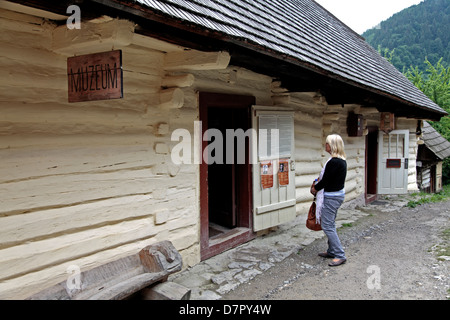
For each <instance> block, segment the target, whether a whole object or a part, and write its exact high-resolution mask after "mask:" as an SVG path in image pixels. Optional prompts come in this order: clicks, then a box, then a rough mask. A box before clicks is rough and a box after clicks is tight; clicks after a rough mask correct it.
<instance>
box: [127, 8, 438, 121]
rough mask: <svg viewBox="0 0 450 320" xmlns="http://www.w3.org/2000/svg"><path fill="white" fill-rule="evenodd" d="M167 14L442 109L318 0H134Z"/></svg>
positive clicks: (417, 104) (367, 85)
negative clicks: (317, 1) (317, 0)
mask: <svg viewBox="0 0 450 320" xmlns="http://www.w3.org/2000/svg"><path fill="white" fill-rule="evenodd" d="M135 1H136V2H138V3H139V4H141V5H143V6H144V7H147V8H150V9H151V10H153V11H157V12H159V13H162V14H164V15H167V16H168V17H171V18H174V19H177V20H180V21H185V22H187V23H189V24H194V25H197V26H200V27H202V28H206V29H208V30H211V31H214V32H218V33H221V34H223V35H224V36H225V37H228V38H231V39H233V40H234V41H235V42H241V43H253V44H256V45H258V46H260V47H263V48H266V49H267V50H270V51H271V52H276V53H278V54H279V55H280V56H287V57H291V58H293V59H295V60H296V61H298V62H299V63H304V64H305V65H311V66H315V67H316V68H319V69H321V70H324V71H326V72H327V73H329V74H333V75H335V76H337V77H338V78H343V79H347V80H350V81H352V82H354V83H357V84H359V85H362V86H364V87H369V88H372V89H375V90H377V91H381V92H382V93H386V94H387V96H391V95H392V96H395V97H397V98H400V99H402V100H405V101H406V102H409V103H412V104H414V105H416V106H418V107H420V108H423V109H428V110H430V111H431V110H432V111H433V112H437V113H439V114H441V115H445V114H446V112H445V111H444V110H443V109H442V108H440V107H439V106H438V105H437V104H435V103H434V102H433V101H431V100H430V99H428V97H426V96H425V95H424V94H423V93H422V92H421V91H420V90H418V89H417V88H416V87H415V86H414V85H413V84H412V83H411V82H410V81H409V80H407V79H406V77H405V76H404V75H403V74H402V73H401V72H399V71H398V70H397V69H396V68H395V67H394V66H393V65H392V64H390V63H389V62H387V61H386V60H385V59H384V58H383V57H381V56H380V55H379V54H378V52H377V51H376V50H374V49H373V48H372V47H371V46H370V45H369V44H368V43H366V42H365V41H364V39H363V38H362V37H361V36H359V35H358V34H357V33H355V32H354V31H352V30H351V29H350V28H349V27H347V26H346V25H345V24H343V23H342V22H341V21H339V20H338V19H337V18H335V17H334V16H333V15H332V14H331V13H329V12H328V11H327V10H325V9H324V8H323V7H321V6H320V5H319V4H317V3H316V2H315V1H313V0H271V1H267V0H135Z"/></svg>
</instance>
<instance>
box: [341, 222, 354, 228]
mask: <svg viewBox="0 0 450 320" xmlns="http://www.w3.org/2000/svg"><path fill="white" fill-rule="evenodd" d="M342 226H343V227H344V228H350V227H353V224H352V223H343V224H342Z"/></svg>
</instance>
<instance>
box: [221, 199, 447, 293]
mask: <svg viewBox="0 0 450 320" xmlns="http://www.w3.org/2000/svg"><path fill="white" fill-rule="evenodd" d="M379 204H380V205H383V202H382V201H379ZM364 210H367V211H370V215H369V216H367V217H364V218H361V219H360V220H358V221H357V222H356V223H353V224H352V225H351V226H346V227H342V228H340V229H339V230H338V234H339V236H340V238H341V242H342V244H343V246H344V249H345V251H346V255H347V263H346V264H344V265H341V266H339V267H329V266H328V263H329V261H330V260H329V259H324V258H321V257H319V256H317V253H319V252H323V251H325V250H326V248H327V244H326V237H324V238H323V239H319V240H316V241H315V242H313V243H312V244H310V245H309V246H307V247H305V248H304V249H302V250H300V251H299V252H298V253H297V254H293V255H291V256H290V257H288V258H287V259H285V260H284V261H283V262H281V263H279V264H278V265H277V266H275V267H273V268H271V269H269V270H267V271H266V272H265V273H264V274H262V275H259V276H257V277H255V278H254V279H253V280H252V281H250V282H249V283H246V284H243V285H241V286H239V287H238V288H236V289H235V290H234V291H231V292H229V293H228V294H225V295H224V296H223V299H224V300H339V299H345V300H354V299H358V300H371V299H377V300H411V299H420V300H446V299H450V291H449V289H450V278H449V273H448V269H449V263H450V262H449V260H448V259H450V257H447V256H446V254H447V255H448V250H449V246H450V244H449V242H450V239H449V238H450V235H449V233H450V231H449V228H450V219H449V218H450V201H447V202H439V203H432V204H424V205H421V206H418V207H416V208H408V207H404V208H401V209H399V210H395V211H393V212H381V211H380V210H377V205H371V206H369V207H368V208H367V209H364ZM320 232H322V231H320ZM444 250H447V252H445V251H444Z"/></svg>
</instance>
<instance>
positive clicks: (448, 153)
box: [422, 121, 450, 160]
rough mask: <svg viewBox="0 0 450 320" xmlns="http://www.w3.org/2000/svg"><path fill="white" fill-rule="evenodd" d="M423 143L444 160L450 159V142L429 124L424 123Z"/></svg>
mask: <svg viewBox="0 0 450 320" xmlns="http://www.w3.org/2000/svg"><path fill="white" fill-rule="evenodd" d="M422 132H423V141H424V142H425V145H426V146H427V148H428V149H430V150H431V151H433V153H434V154H435V155H436V156H437V157H439V159H441V160H444V159H446V158H448V157H450V142H448V140H447V139H445V138H444V137H443V136H441V135H440V134H439V132H437V131H436V130H435V129H434V128H433V127H432V126H431V125H430V124H429V123H428V122H426V121H424V122H423V129H422Z"/></svg>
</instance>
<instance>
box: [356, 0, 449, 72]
mask: <svg viewBox="0 0 450 320" xmlns="http://www.w3.org/2000/svg"><path fill="white" fill-rule="evenodd" d="M362 36H363V37H364V38H365V39H366V41H367V42H368V43H369V44H370V45H371V46H373V47H374V48H375V49H378V48H379V47H381V49H382V50H383V51H384V49H388V50H389V51H392V50H393V49H395V51H394V54H393V56H392V60H391V62H392V64H393V65H394V66H396V67H397V69H399V70H400V71H402V72H403V71H405V70H407V69H409V68H410V67H411V66H413V67H416V66H417V67H419V69H420V70H421V71H425V69H426V68H427V65H426V64H424V60H425V58H426V57H427V58H428V60H429V61H430V62H431V63H432V64H433V65H434V64H436V63H437V62H438V61H439V59H440V58H443V60H442V64H443V65H444V66H448V65H449V64H450V0H425V1H423V2H421V3H420V4H418V5H414V6H412V7H409V8H407V9H405V10H403V11H401V12H399V13H397V14H395V15H393V16H392V17H391V18H389V19H388V20H386V21H383V22H381V24H380V26H379V27H377V28H374V29H370V30H367V31H366V32H364V33H363V35H362Z"/></svg>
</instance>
